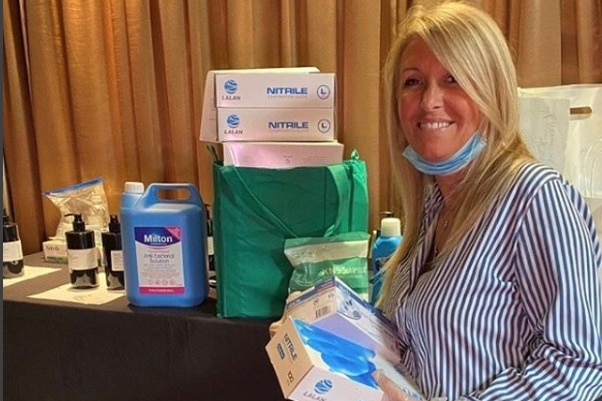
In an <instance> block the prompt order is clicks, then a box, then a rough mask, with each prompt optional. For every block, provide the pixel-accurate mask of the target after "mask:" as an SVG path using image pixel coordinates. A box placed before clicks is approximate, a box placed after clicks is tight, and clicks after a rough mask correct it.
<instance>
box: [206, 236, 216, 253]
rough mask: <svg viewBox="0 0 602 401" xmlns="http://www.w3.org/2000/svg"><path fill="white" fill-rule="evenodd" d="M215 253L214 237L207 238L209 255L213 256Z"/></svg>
mask: <svg viewBox="0 0 602 401" xmlns="http://www.w3.org/2000/svg"><path fill="white" fill-rule="evenodd" d="M214 253H215V251H214V250H213V237H207V255H213V254H214Z"/></svg>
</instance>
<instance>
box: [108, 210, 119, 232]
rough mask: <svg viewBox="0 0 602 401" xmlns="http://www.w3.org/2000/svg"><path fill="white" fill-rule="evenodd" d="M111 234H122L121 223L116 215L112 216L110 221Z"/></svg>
mask: <svg viewBox="0 0 602 401" xmlns="http://www.w3.org/2000/svg"><path fill="white" fill-rule="evenodd" d="M109 232H112V233H115V234H118V233H120V232H121V223H120V222H119V218H118V217H117V215H116V214H112V215H111V216H110V220H109Z"/></svg>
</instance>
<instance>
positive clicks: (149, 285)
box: [134, 226, 185, 294]
mask: <svg viewBox="0 0 602 401" xmlns="http://www.w3.org/2000/svg"><path fill="white" fill-rule="evenodd" d="M134 236H135V239H136V262H137V263H136V264H137V266H138V285H139V288H138V290H139V292H140V293H141V294H183V293H184V284H185V283H184V264H183V262H182V229H181V228H180V227H174V226H170V227H135V228H134Z"/></svg>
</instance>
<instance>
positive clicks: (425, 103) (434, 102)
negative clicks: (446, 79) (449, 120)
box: [420, 84, 443, 111]
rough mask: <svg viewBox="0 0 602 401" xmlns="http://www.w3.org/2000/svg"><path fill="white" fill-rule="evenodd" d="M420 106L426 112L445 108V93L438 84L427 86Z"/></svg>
mask: <svg viewBox="0 0 602 401" xmlns="http://www.w3.org/2000/svg"><path fill="white" fill-rule="evenodd" d="M420 104H421V106H422V108H423V109H424V110H425V111H428V110H433V109H438V108H440V107H441V106H443V91H442V90H441V88H440V87H439V86H438V85H436V84H430V85H427V86H425V88H424V91H423V92H422V100H421V102H420Z"/></svg>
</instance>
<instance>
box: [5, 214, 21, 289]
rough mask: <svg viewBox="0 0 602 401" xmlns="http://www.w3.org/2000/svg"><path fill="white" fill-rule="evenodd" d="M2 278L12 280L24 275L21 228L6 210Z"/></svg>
mask: <svg viewBox="0 0 602 401" xmlns="http://www.w3.org/2000/svg"><path fill="white" fill-rule="evenodd" d="M2 220H3V223H4V228H3V230H2V277H3V278H11V277H18V276H21V275H23V248H22V246H21V238H20V237H19V227H18V226H17V224H16V223H14V222H13V221H12V220H11V219H10V216H9V215H8V213H6V209H4V217H3V218H2Z"/></svg>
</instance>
